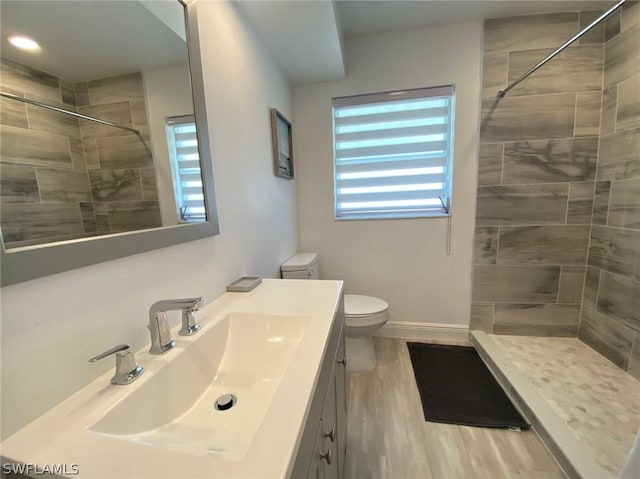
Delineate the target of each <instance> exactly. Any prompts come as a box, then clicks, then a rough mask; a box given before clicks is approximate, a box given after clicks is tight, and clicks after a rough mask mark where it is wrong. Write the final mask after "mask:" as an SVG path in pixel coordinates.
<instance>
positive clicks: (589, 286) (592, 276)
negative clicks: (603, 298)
mask: <svg viewBox="0 0 640 479" xmlns="http://www.w3.org/2000/svg"><path fill="white" fill-rule="evenodd" d="M599 286H600V270H599V269H597V268H592V267H591V266H587V271H586V274H585V278H584V295H583V297H582V298H583V299H582V304H583V305H584V306H588V307H590V308H592V309H596V305H597V304H598V287H599Z"/></svg>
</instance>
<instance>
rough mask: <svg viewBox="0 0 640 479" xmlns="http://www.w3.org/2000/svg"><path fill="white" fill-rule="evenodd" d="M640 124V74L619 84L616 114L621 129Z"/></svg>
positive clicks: (618, 126) (617, 126)
mask: <svg viewBox="0 0 640 479" xmlns="http://www.w3.org/2000/svg"><path fill="white" fill-rule="evenodd" d="M638 48H639V49H640V47H638ZM638 126H640V74H638V75H635V76H633V77H631V78H629V79H628V80H625V81H623V82H621V83H620V84H619V85H618V111H617V116H616V128H617V129H619V130H622V129H627V128H634V127H638Z"/></svg>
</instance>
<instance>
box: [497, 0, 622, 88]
mask: <svg viewBox="0 0 640 479" xmlns="http://www.w3.org/2000/svg"><path fill="white" fill-rule="evenodd" d="M626 1H627V0H620V1H619V2H618V3H616V4H615V5H614V6H612V7H611V8H610V9H609V10H607V11H606V12H604V13H603V14H602V15H600V16H599V17H598V18H596V19H595V20H594V21H593V22H591V23H590V24H589V25H587V26H586V27H584V28H583V29H582V30H580V31H579V32H578V33H576V34H575V35H574V36H572V37H571V38H570V39H569V40H567V41H566V42H564V43H563V44H562V45H561V46H560V47H558V48H557V49H556V50H555V51H554V52H553V53H550V54H549V55H548V56H547V57H546V58H545V59H544V60H542V61H540V63H538V64H537V65H536V66H534V67H533V68H532V69H531V70H529V71H528V72H527V73H524V74H522V75H521V76H520V77H519V78H518V79H517V80H514V81H513V82H511V84H510V85H509V86H508V87H506V88H505V89H504V90H500V91H498V96H497V97H498V98H503V97H504V96H505V95H506V94H507V92H508V91H509V90H511V89H512V88H513V87H514V86H516V85H517V84H518V83H520V82H521V81H522V80H524V79H525V78H527V77H528V76H529V75H531V74H532V73H533V72H535V71H536V70H538V69H539V68H540V67H541V66H542V65H544V64H545V63H547V62H548V61H549V60H551V59H552V58H553V57H555V56H556V55H557V54H558V53H560V52H561V51H562V50H564V49H565V48H567V47H568V46H569V45H571V44H572V43H573V42H575V41H576V40H578V39H579V38H580V37H581V36H582V35H584V34H585V33H587V32H588V31H589V30H591V29H592V28H593V27H595V26H596V25H597V24H598V23H600V22H601V21H602V20H604V19H605V18H607V17H608V16H609V15H611V14H612V13H613V12H615V11H616V10H617V9H618V8H620V7H621V6H622V4H623V3H624V2H626Z"/></svg>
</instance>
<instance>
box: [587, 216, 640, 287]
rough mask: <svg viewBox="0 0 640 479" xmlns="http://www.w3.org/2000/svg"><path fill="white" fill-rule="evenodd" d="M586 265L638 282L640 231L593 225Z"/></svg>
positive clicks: (639, 273)
mask: <svg viewBox="0 0 640 479" xmlns="http://www.w3.org/2000/svg"><path fill="white" fill-rule="evenodd" d="M588 265H589V266H592V267H594V268H599V269H601V270H604V271H608V272H610V273H615V274H619V275H622V276H626V277H627V278H630V279H633V280H635V281H640V230H631V229H623V228H608V227H604V226H596V225H594V226H593V227H592V229H591V243H590V246H589V259H588Z"/></svg>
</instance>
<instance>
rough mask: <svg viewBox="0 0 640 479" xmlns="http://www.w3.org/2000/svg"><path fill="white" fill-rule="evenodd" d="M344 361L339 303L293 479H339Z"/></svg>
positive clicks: (343, 422) (341, 472) (342, 448)
mask: <svg viewBox="0 0 640 479" xmlns="http://www.w3.org/2000/svg"><path fill="white" fill-rule="evenodd" d="M345 367H346V361H345V344H344V309H343V305H342V302H341V303H340V308H339V310H338V314H337V315H336V318H334V324H333V327H332V330H331V334H330V337H329V342H328V344H327V349H326V351H325V358H324V360H323V362H322V365H321V368H320V373H319V376H318V382H317V384H316V389H315V392H314V395H313V399H312V401H311V407H310V410H309V415H308V416H307V420H306V423H305V426H304V433H303V436H302V440H301V441H300V446H299V448H298V454H297V456H296V459H295V463H294V467H293V472H292V474H291V476H290V477H291V478H292V479H303V478H307V479H342V478H343V475H344V461H345V455H346V447H347V441H346V439H347V398H346V371H345Z"/></svg>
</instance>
